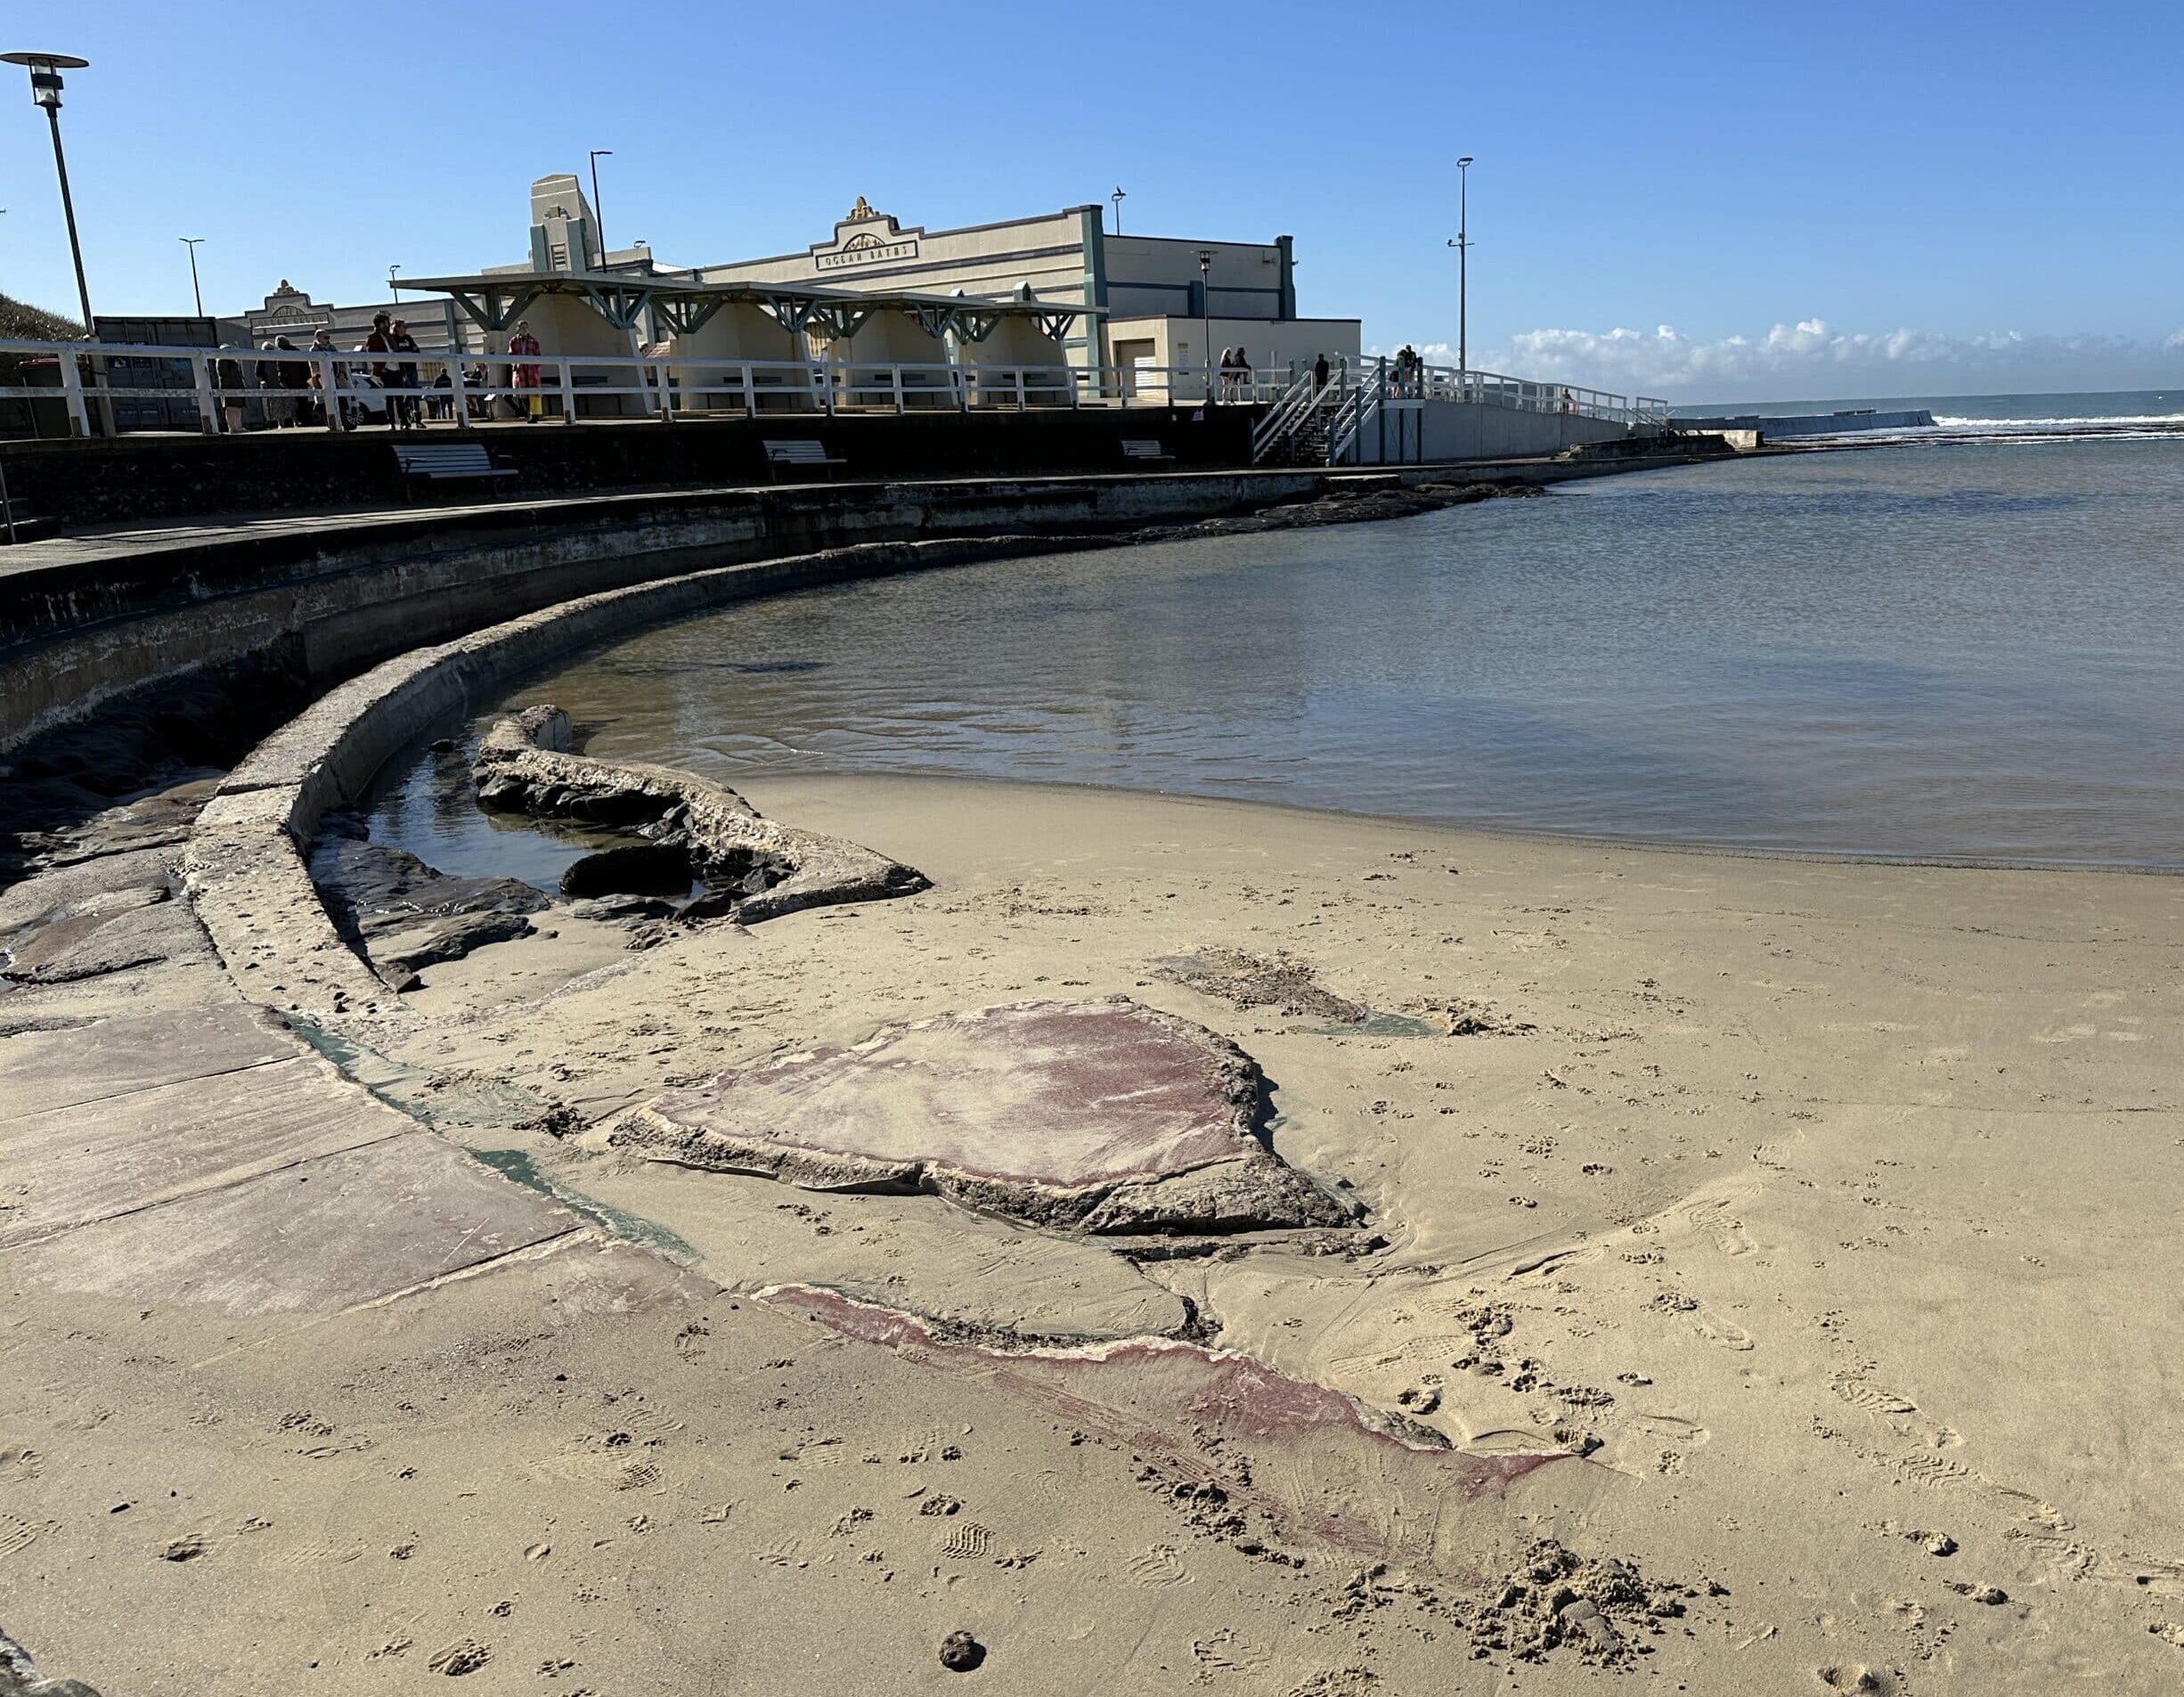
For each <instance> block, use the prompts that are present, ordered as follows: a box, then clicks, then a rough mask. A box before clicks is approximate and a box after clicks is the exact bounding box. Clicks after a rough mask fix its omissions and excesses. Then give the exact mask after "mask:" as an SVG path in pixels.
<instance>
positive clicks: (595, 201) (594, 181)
mask: <svg viewBox="0 0 2184 1697" xmlns="http://www.w3.org/2000/svg"><path fill="white" fill-rule="evenodd" d="M614 156H615V150H614V149H613V148H611V147H595V148H593V149H592V150H591V222H592V225H593V233H594V234H596V235H597V236H598V237H599V264H600V265H601V266H602V267H604V266H605V265H606V264H607V208H604V207H602V206H601V205H600V204H599V161H600V160H601V159H612V158H614ZM585 269H586V270H590V269H591V267H590V266H588V265H587V266H586V267H585Z"/></svg>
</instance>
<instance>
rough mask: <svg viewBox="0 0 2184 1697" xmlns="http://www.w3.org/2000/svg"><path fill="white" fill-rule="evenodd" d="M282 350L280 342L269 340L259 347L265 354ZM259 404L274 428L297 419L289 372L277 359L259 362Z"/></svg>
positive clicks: (266, 419) (260, 351)
mask: <svg viewBox="0 0 2184 1697" xmlns="http://www.w3.org/2000/svg"><path fill="white" fill-rule="evenodd" d="M279 351H280V344H279V343H278V342H267V343H265V345H264V346H263V347H260V348H259V349H258V352H259V353H261V354H265V355H273V354H276V353H278V352H279ZM288 381H289V374H288V372H287V371H283V370H282V369H281V362H280V361H279V360H277V359H272V358H266V359H262V360H260V361H258V363H257V386H258V390H259V394H258V404H259V405H261V406H263V407H264V408H265V422H266V423H268V424H269V425H271V426H272V427H273V428H274V429H276V430H279V429H282V428H286V427H287V426H288V425H289V424H291V423H293V422H294V421H295V414H294V412H292V410H291V409H292V407H293V405H294V403H293V402H291V401H290V400H289V388H288Z"/></svg>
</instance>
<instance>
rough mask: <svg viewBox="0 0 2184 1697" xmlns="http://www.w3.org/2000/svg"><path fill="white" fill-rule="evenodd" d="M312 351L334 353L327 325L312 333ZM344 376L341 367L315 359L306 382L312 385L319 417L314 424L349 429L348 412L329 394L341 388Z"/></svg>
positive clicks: (314, 402) (336, 428)
mask: <svg viewBox="0 0 2184 1697" xmlns="http://www.w3.org/2000/svg"><path fill="white" fill-rule="evenodd" d="M310 351H311V352H312V353H314V354H330V353H332V352H334V339H333V338H332V336H330V335H329V334H328V333H327V330H326V326H325V325H323V324H321V325H320V326H319V327H318V328H317V329H316V330H313V331H312V332H311V348H310ZM344 375H345V373H344V372H343V371H342V369H341V367H340V366H339V365H337V364H332V363H326V362H322V361H319V360H315V359H314V360H313V361H312V362H311V370H310V372H309V373H308V376H307V378H306V380H307V381H308V382H309V384H310V385H311V394H312V396H313V401H312V405H313V408H314V411H315V412H316V413H317V415H318V416H317V418H316V419H315V420H314V422H315V423H319V424H323V425H325V426H327V427H328V428H330V429H335V430H346V429H347V428H348V426H349V420H348V417H347V414H346V412H345V411H344V409H343V407H342V405H341V404H340V403H339V402H338V401H337V400H336V399H335V398H334V396H332V394H330V392H329V391H330V389H333V388H339V387H340V385H341V381H342V379H343V377H344Z"/></svg>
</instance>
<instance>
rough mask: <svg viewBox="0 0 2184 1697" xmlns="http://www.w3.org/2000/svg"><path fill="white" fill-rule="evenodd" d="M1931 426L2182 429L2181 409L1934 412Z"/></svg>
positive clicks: (2021, 431)
mask: <svg viewBox="0 0 2184 1697" xmlns="http://www.w3.org/2000/svg"><path fill="white" fill-rule="evenodd" d="M1934 426H1935V428H1936V429H1941V430H1991V431H1997V432H2003V433H2007V434H2009V435H2011V436H2025V435H2029V434H2031V433H2033V432H2036V431H2037V432H2050V433H2051V432H2054V431H2058V430H2062V431H2084V430H2097V431H2100V432H2103V433H2104V434H2105V433H2107V432H2109V431H2114V430H2145V429H2154V428H2169V429H2184V412H2145V413H2094V414H2092V415H2090V416H2088V417H2084V418H2062V419H2052V418H2050V419H1975V418H1958V417H1954V416H1952V415H1949V414H1945V413H1936V414H1935V418H1934Z"/></svg>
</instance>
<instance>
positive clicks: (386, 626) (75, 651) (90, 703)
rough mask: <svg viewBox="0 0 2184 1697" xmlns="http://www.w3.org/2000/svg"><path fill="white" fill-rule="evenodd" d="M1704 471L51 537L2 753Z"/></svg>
mask: <svg viewBox="0 0 2184 1697" xmlns="http://www.w3.org/2000/svg"><path fill="white" fill-rule="evenodd" d="M1692 457H1697V456H1693V455H1691V454H1677V455H1671V456H1665V457H1661V458H1657V459H1637V460H1633V459H1630V458H1627V457H1626V458H1622V459H1618V460H1616V461H1612V462H1602V463H1589V462H1584V461H1544V462H1536V463H1532V464H1528V465H1489V466H1473V467H1465V468H1447V467H1438V468H1415V467H1414V468H1406V469H1404V470H1403V471H1400V472H1397V471H1381V472H1357V473H1341V472H1330V471H1324V470H1312V469H1300V470H1267V471H1231V472H1201V473H1188V472H1176V473H1169V474H1165V475H1159V476H1151V477H1124V476H1109V477H1038V478H986V479H978V478H958V479H947V480H939V481H932V482H905V483H894V484H855V485H832V486H815V485H801V486H795V487H782V488H755V489H754V488H735V489H701V490H689V491H682V492H676V493H668V494H615V495H592V496H584V497H576V498H564V499H559V500H551V501H537V502H523V501H506V502H492V503H488V504H485V505H478V506H472V507H468V508H463V509H460V510H451V509H438V510H421V511H420V510H410V511H398V512H379V513H370V514H349V515H333V516H325V517H317V518H314V517H310V516H302V515H299V516H296V517H293V518H280V519H269V520H265V521H263V522H260V523H256V524H238V525H232V526H208V527H205V528H202V529H189V530H175V531H167V532H160V533H157V534H132V533H119V534H113V535H110V536H107V537H104V538H97V539H79V540H75V541H69V540H61V541H56V542H53V543H34V544H31V545H29V546H26V547H22V548H18V549H15V550H12V551H9V552H8V553H7V554H6V555H5V556H4V557H0V559H4V564H0V749H6V748H9V747H14V746H17V745H20V744H21V743H23V742H25V741H26V740H27V739H29V738H32V737H35V736H37V734H38V733H40V732H41V731H44V730H49V729H51V728H53V727H55V726H57V725H60V724H61V723H63V722H66V721H69V720H70V719H73V718H76V717H78V716H80V715H82V714H85V713H86V712H88V711H90V710H93V709H95V708H97V707H99V706H102V705H104V704H107V703H110V702H113V701H115V700H116V699H118V698H123V697H126V696H128V695H130V694H131V693H133V692H135V691H139V690H142V689H146V688H147V687H150V686H153V685H156V684H159V683H160V682H162V681H168V680H173V679H176V678H180V677H183V676H185V675H187V674H190V673H194V672H198V671H201V670H203V669H206V668H208V667H222V666H233V665H241V664H244V663H247V662H263V661H271V662H275V663H277V664H278V665H280V666H281V668H282V669H283V670H284V671H286V672H288V673H291V674H294V675H297V676H300V677H301V678H303V679H304V680H306V681H307V682H308V683H309V684H310V686H311V687H312V688H313V689H319V688H323V687H324V686H326V685H328V684H330V683H333V682H337V681H339V680H341V679H343V678H346V677H348V676H351V675H354V673H357V672H359V671H361V670H363V668H364V667H366V666H369V665H373V664H376V663H377V662H379V661H380V660H383V659H386V658H387V657H390V656H392V655H395V654H399V653H402V652H403V651H405V650H407V649H414V648H417V647H419V646H420V645H422V644H426V643H431V642H438V641H444V640H448V639H450V638H452V637H454V636H458V635H460V634H462V633H464V632H469V631H473V630H477V629H479V628H480V627H482V626H485V625H487V624H493V623H495V622H497V621H500V620H503V619H506V618H509V617H510V616H514V615H517V614H520V613H525V612H529V611H532V610H534V609H537V608H545V607H550V606H552V605H554V604H555V603H557V602H560V601H565V600H572V599H574V598H575V597H579V596H583V595H589V594H594V593H597V592H601V591H605V590H611V589H616V588H621V587H624V586H627V585H629V584H632V583H643V582H647V581H650V580H653V579H656V578H661V577H666V576H672V575H675V574H678V573H682V572H688V571H691V570H693V569H696V568H698V567H713V566H723V565H733V564H738V563H746V562H750V561H755V560H761V559H778V558H780V557H783V556H786V555H792V554H800V553H806V552H811V551H818V550H825V549H838V548H843V547H849V546H852V545H855V544H859V543H895V542H907V541H912V540H926V541H933V540H941V539H949V538H953V539H963V540H974V539H978V538H982V537H990V536H996V535H1002V534H1009V535H1024V534H1031V535H1037V536H1040V537H1044V538H1047V539H1048V540H1049V541H1051V542H1054V543H1066V542H1068V541H1070V540H1072V539H1079V538H1094V539H1097V538H1101V537H1104V536H1108V535H1112V534H1117V533H1120V532H1123V531H1127V530H1130V529H1133V528H1137V527H1139V526H1146V525H1152V524H1162V523H1179V522H1188V521H1191V520H1194V519H1200V518H1218V517H1222V516H1226V515H1231V514H1236V513H1243V512H1251V511H1254V510H1259V509H1261V508H1266V507H1270V506H1275V505H1280V504H1284V503H1286V502H1296V501H1305V500H1310V499H1312V498H1314V497H1316V496H1317V495H1319V494H1323V493H1324V492H1325V491H1326V490H1327V489H1328V488H1329V487H1330V486H1331V485H1334V484H1336V483H1342V484H1346V485H1349V486H1352V487H1357V486H1365V487H1370V486H1372V485H1374V484H1376V483H1388V482H1390V481H1411V482H1417V481H1423V480H1438V481H1444V482H1463V481H1476V482H1485V481H1521V482H1532V483H1553V482H1560V481H1562V480H1565V479H1567V478H1571V477H1589V476H1597V475H1600V474H1601V473H1602V472H1605V471H1611V470H1626V469H1639V468H1640V467H1642V466H1643V465H1646V464H1666V463H1676V462H1680V461H1683V460H1686V459H1689V458H1692Z"/></svg>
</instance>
